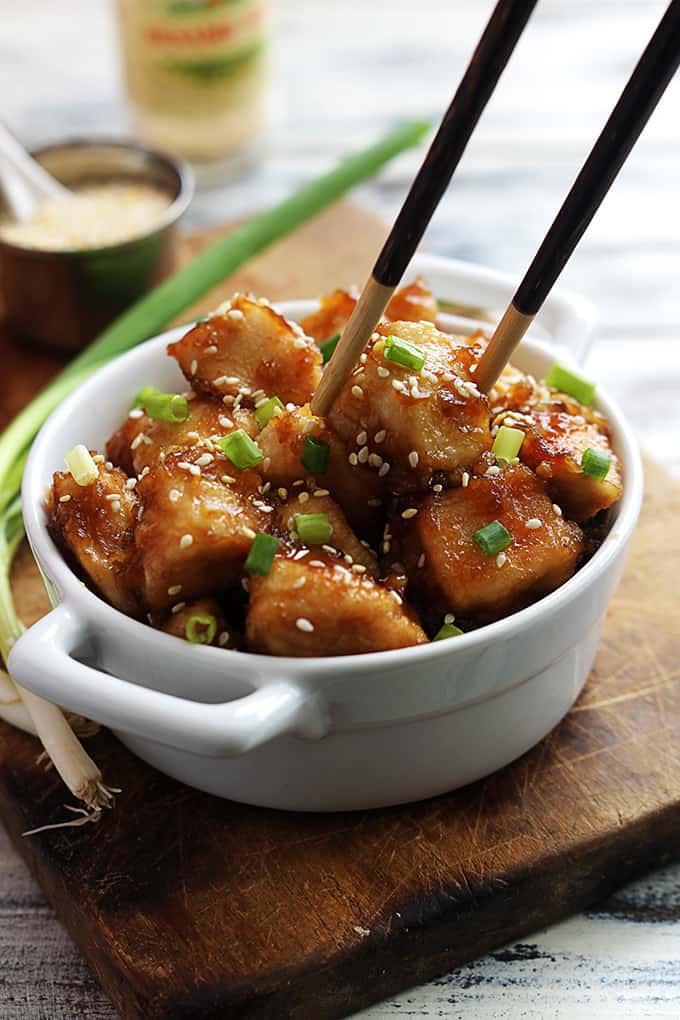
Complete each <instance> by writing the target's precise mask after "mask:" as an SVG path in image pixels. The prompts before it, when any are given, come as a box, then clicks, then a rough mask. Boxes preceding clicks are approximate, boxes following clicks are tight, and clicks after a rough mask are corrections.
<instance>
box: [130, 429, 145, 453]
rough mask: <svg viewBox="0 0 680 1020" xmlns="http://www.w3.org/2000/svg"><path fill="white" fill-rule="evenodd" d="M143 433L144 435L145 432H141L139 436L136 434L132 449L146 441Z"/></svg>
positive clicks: (131, 445)
mask: <svg viewBox="0 0 680 1020" xmlns="http://www.w3.org/2000/svg"><path fill="white" fill-rule="evenodd" d="M143 435H144V433H143V432H140V433H139V435H138V436H135V438H134V439H133V440H132V442H131V443H130V449H131V450H136V449H137V447H138V446H141V445H142V443H143V442H144V440H143V439H142V436H143Z"/></svg>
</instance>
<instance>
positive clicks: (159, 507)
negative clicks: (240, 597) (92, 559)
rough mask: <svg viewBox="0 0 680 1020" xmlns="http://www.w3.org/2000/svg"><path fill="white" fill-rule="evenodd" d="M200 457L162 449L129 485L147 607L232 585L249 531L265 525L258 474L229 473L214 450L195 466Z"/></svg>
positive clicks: (163, 608) (250, 535)
mask: <svg viewBox="0 0 680 1020" xmlns="http://www.w3.org/2000/svg"><path fill="white" fill-rule="evenodd" d="M204 456H205V455H204V454H202V453H201V451H200V448H189V449H184V450H182V451H180V452H172V453H169V454H168V455H167V456H166V457H165V460H164V461H158V462H157V463H156V464H155V465H154V466H153V467H152V468H151V469H150V470H149V471H148V473H147V474H145V475H144V476H143V477H141V478H140V479H139V481H138V483H137V488H136V490H135V491H136V492H137V494H138V497H139V501H140V503H141V519H140V520H139V522H138V524H137V527H136V529H135V539H136V542H137V549H138V552H139V557H140V561H141V566H142V569H143V574H144V597H145V602H146V605H147V607H148V608H149V609H150V610H152V611H155V612H163V611H166V610H168V609H170V608H171V607H172V606H173V605H175V604H176V603H177V602H181V601H189V600H190V599H194V598H197V597H198V596H201V595H208V594H212V593H215V592H219V591H222V590H223V589H225V588H227V587H228V586H229V585H230V584H234V583H235V582H237V581H238V578H239V575H240V572H241V569H242V567H243V563H244V561H245V558H246V556H247V555H248V551H249V549H250V546H251V543H252V539H253V538H254V535H255V532H257V531H259V530H262V531H264V530H266V529H267V527H268V514H267V513H266V512H265V510H264V509H263V507H265V506H266V504H265V503H264V502H263V501H262V500H261V499H260V498H259V494H258V486H259V484H260V482H261V478H260V476H259V475H258V474H257V473H256V472H255V471H253V470H252V469H248V470H246V471H240V472H239V471H236V470H235V469H234V467H233V465H231V463H230V462H229V461H228V460H227V458H226V457H224V456H223V455H222V454H221V452H216V453H215V454H214V458H213V460H212V462H211V463H210V464H208V465H199V464H198V463H197V461H198V460H200V459H201V458H202V457H204ZM230 471H231V472H233V474H230V473H229V472H230ZM258 504H259V505H258Z"/></svg>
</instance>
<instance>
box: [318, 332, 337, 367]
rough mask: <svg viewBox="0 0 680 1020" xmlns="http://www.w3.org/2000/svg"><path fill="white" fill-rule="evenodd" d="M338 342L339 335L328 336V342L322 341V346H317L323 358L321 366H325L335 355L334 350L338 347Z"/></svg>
mask: <svg viewBox="0 0 680 1020" xmlns="http://www.w3.org/2000/svg"><path fill="white" fill-rule="evenodd" d="M339 341H340V334H339V333H336V334H335V335H334V336H329V338H328V340H324V342H323V343H322V344H319V350H320V351H321V357H322V358H323V364H324V365H327V364H328V362H329V361H330V360H331V358H332V357H333V355H334V354H335V348H336V347H337V346H338V343H339Z"/></svg>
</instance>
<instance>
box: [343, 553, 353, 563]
mask: <svg viewBox="0 0 680 1020" xmlns="http://www.w3.org/2000/svg"><path fill="white" fill-rule="evenodd" d="M343 559H344V561H345V563H354V558H353V557H352V556H350V554H349V553H345V555H344V556H343Z"/></svg>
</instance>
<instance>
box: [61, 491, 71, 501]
mask: <svg viewBox="0 0 680 1020" xmlns="http://www.w3.org/2000/svg"><path fill="white" fill-rule="evenodd" d="M70 498H71V497H70V496H69V494H68V492H67V493H65V494H64V495H63V496H60V497H59V502H60V503H68V501H69V500H70Z"/></svg>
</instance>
